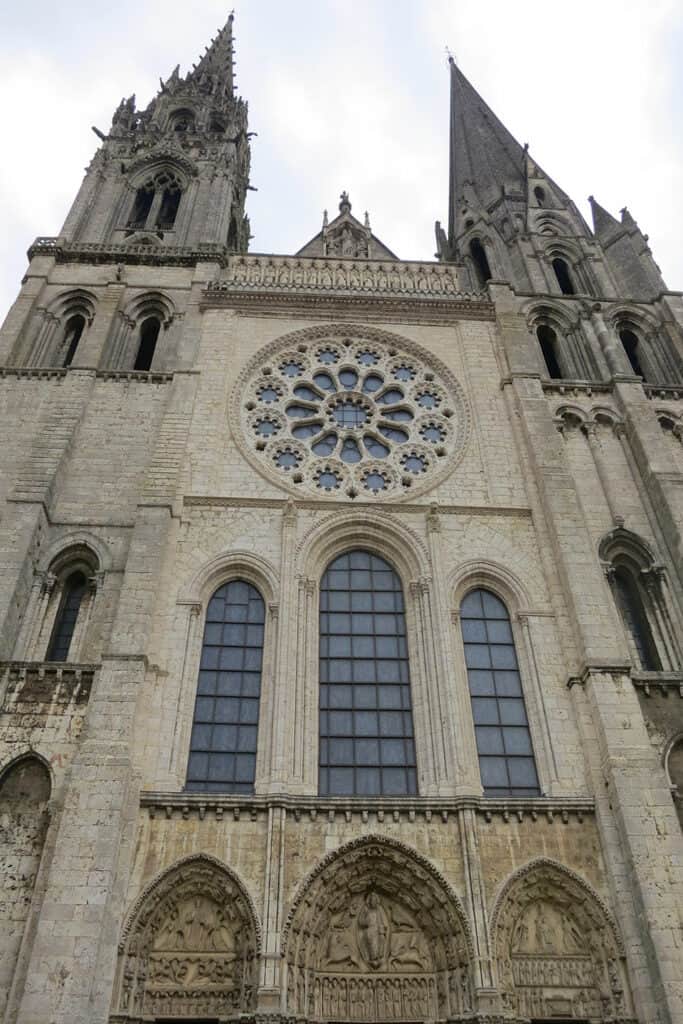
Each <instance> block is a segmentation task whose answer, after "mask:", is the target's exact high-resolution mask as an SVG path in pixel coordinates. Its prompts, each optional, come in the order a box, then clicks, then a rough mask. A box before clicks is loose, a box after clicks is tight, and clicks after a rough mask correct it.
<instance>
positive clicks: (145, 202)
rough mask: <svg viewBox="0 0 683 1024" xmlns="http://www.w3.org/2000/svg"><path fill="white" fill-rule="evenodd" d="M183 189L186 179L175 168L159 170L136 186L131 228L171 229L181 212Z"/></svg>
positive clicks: (136, 229) (130, 220)
mask: <svg viewBox="0 0 683 1024" xmlns="http://www.w3.org/2000/svg"><path fill="white" fill-rule="evenodd" d="M182 192H183V185H182V182H181V181H180V179H179V178H178V176H177V175H176V174H175V173H174V172H173V171H171V170H169V169H168V168H162V169H161V170H158V171H157V172H156V173H155V174H154V175H152V177H150V178H148V179H147V181H145V182H144V184H143V185H141V186H140V187H139V188H138V189H137V190H136V192H135V198H134V200H133V207H132V209H131V213H130V217H129V219H128V228H129V229H130V230H132V231H145V230H147V231H151V230H160V231H170V230H171V228H173V227H174V225H175V221H176V218H177V216H178V210H179V208H180V200H181V198H182Z"/></svg>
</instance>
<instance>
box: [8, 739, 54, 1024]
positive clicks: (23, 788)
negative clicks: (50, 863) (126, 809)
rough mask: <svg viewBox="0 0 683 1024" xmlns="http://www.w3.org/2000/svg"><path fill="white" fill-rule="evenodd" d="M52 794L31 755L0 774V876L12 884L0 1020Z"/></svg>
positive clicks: (44, 769)
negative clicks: (9, 880)
mask: <svg viewBox="0 0 683 1024" xmlns="http://www.w3.org/2000/svg"><path fill="white" fill-rule="evenodd" d="M51 790H52V780H51V775H50V770H49V768H48V766H47V764H46V763H45V761H44V760H43V758H41V757H39V756H37V755H36V754H34V753H33V752H29V753H25V754H21V755H20V756H18V757H15V758H14V760H12V761H11V762H10V763H9V764H8V765H6V767H5V768H4V769H3V770H2V772H0V878H3V879H11V880H12V884H11V885H7V886H6V887H5V888H4V891H3V898H2V900H1V901H0V934H2V961H3V967H2V973H1V975H0V1017H2V1015H3V1014H4V1011H5V1006H6V1004H7V998H8V995H9V991H10V988H11V985H12V980H13V975H14V973H15V969H17V965H18V964H20V960H19V953H20V949H21V945H22V940H23V937H24V931H25V929H26V926H27V922H28V920H29V914H30V911H31V904H32V900H33V891H34V887H35V882H36V877H37V875H38V871H39V869H40V862H41V858H42V855H43V848H44V845H45V836H46V833H47V827H48V820H49V819H48V804H49V801H50V795H51ZM19 970H20V968H19Z"/></svg>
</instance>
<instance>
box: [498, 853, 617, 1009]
mask: <svg viewBox="0 0 683 1024" xmlns="http://www.w3.org/2000/svg"><path fill="white" fill-rule="evenodd" d="M490 922H491V924H490V933H491V942H492V949H493V956H494V970H495V971H496V974H497V983H498V987H499V989H500V990H501V995H502V1000H503V1006H504V1008H505V1010H506V1011H507V1012H508V1013H511V1014H514V1015H518V1016H520V1017H532V1018H534V1019H535V1020H544V1019H548V1020H552V1019H553V1017H558V1016H563V1017H578V1018H580V1019H585V1018H590V1019H591V1020H607V1019H610V1020H611V1019H613V1017H618V1018H620V1019H621V1018H622V1017H623V1016H625V1015H627V1014H628V1011H629V1009H630V1007H631V996H630V992H629V986H628V980H627V976H626V966H625V956H624V947H623V943H622V941H621V938H620V936H619V931H618V928H617V926H616V922H615V920H614V918H613V916H612V914H611V912H610V911H609V909H608V908H607V906H606V904H605V903H604V902H603V900H602V899H601V898H600V896H599V895H598V894H597V892H596V891H595V890H594V889H593V887H592V886H591V885H590V884H589V883H588V882H587V881H586V880H585V879H583V878H582V877H581V876H580V875H578V874H577V873H576V872H574V871H571V870H570V869H569V868H566V867H565V866H564V865H563V864H560V863H558V862H557V861H554V860H551V859H550V858H545V857H543V858H536V859H534V860H532V861H530V862H528V863H527V864H525V865H523V866H522V867H520V868H519V869H518V870H517V871H515V872H514V873H513V874H512V875H511V876H510V877H509V878H508V879H507V880H506V881H505V882H504V883H503V885H502V886H501V888H500V890H499V892H498V895H497V897H496V899H495V902H494V905H493V908H492V911H491V917H490Z"/></svg>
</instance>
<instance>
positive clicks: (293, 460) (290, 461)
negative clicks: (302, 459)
mask: <svg viewBox="0 0 683 1024" xmlns="http://www.w3.org/2000/svg"><path fill="white" fill-rule="evenodd" d="M275 462H276V463H277V465H278V466H279V467H280V468H281V469H291V468H292V466H297V465H298V464H299V456H298V455H296V454H295V453H294V452H280V453H279V455H278V456H277V458H276V459H275Z"/></svg>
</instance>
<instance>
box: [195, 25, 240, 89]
mask: <svg viewBox="0 0 683 1024" xmlns="http://www.w3.org/2000/svg"><path fill="white" fill-rule="evenodd" d="M234 18H235V15H234V12H232V13H231V14H230V17H229V18H228V20H227V22H226V23H225V25H224V26H223V28H222V29H221V30H220V32H219V33H218V34H217V35H216V37H215V38H214V39H212V40H211V43H210V45H209V46H207V48H206V50H205V51H204V53H203V55H202V57H201V58H200V60H199V63H198V64H195V65H194V66H193V68H192V71H191V72H190V74H189V75H188V76H187V78H188V81H190V80H194V81H195V82H197V84H199V85H201V86H202V87H204V88H206V90H207V91H209V92H213V93H214V94H217V95H220V96H223V97H226V98H227V97H231V96H234V94H235V73H234V67H235V60H234V47H233V36H232V23H233V21H234Z"/></svg>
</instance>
